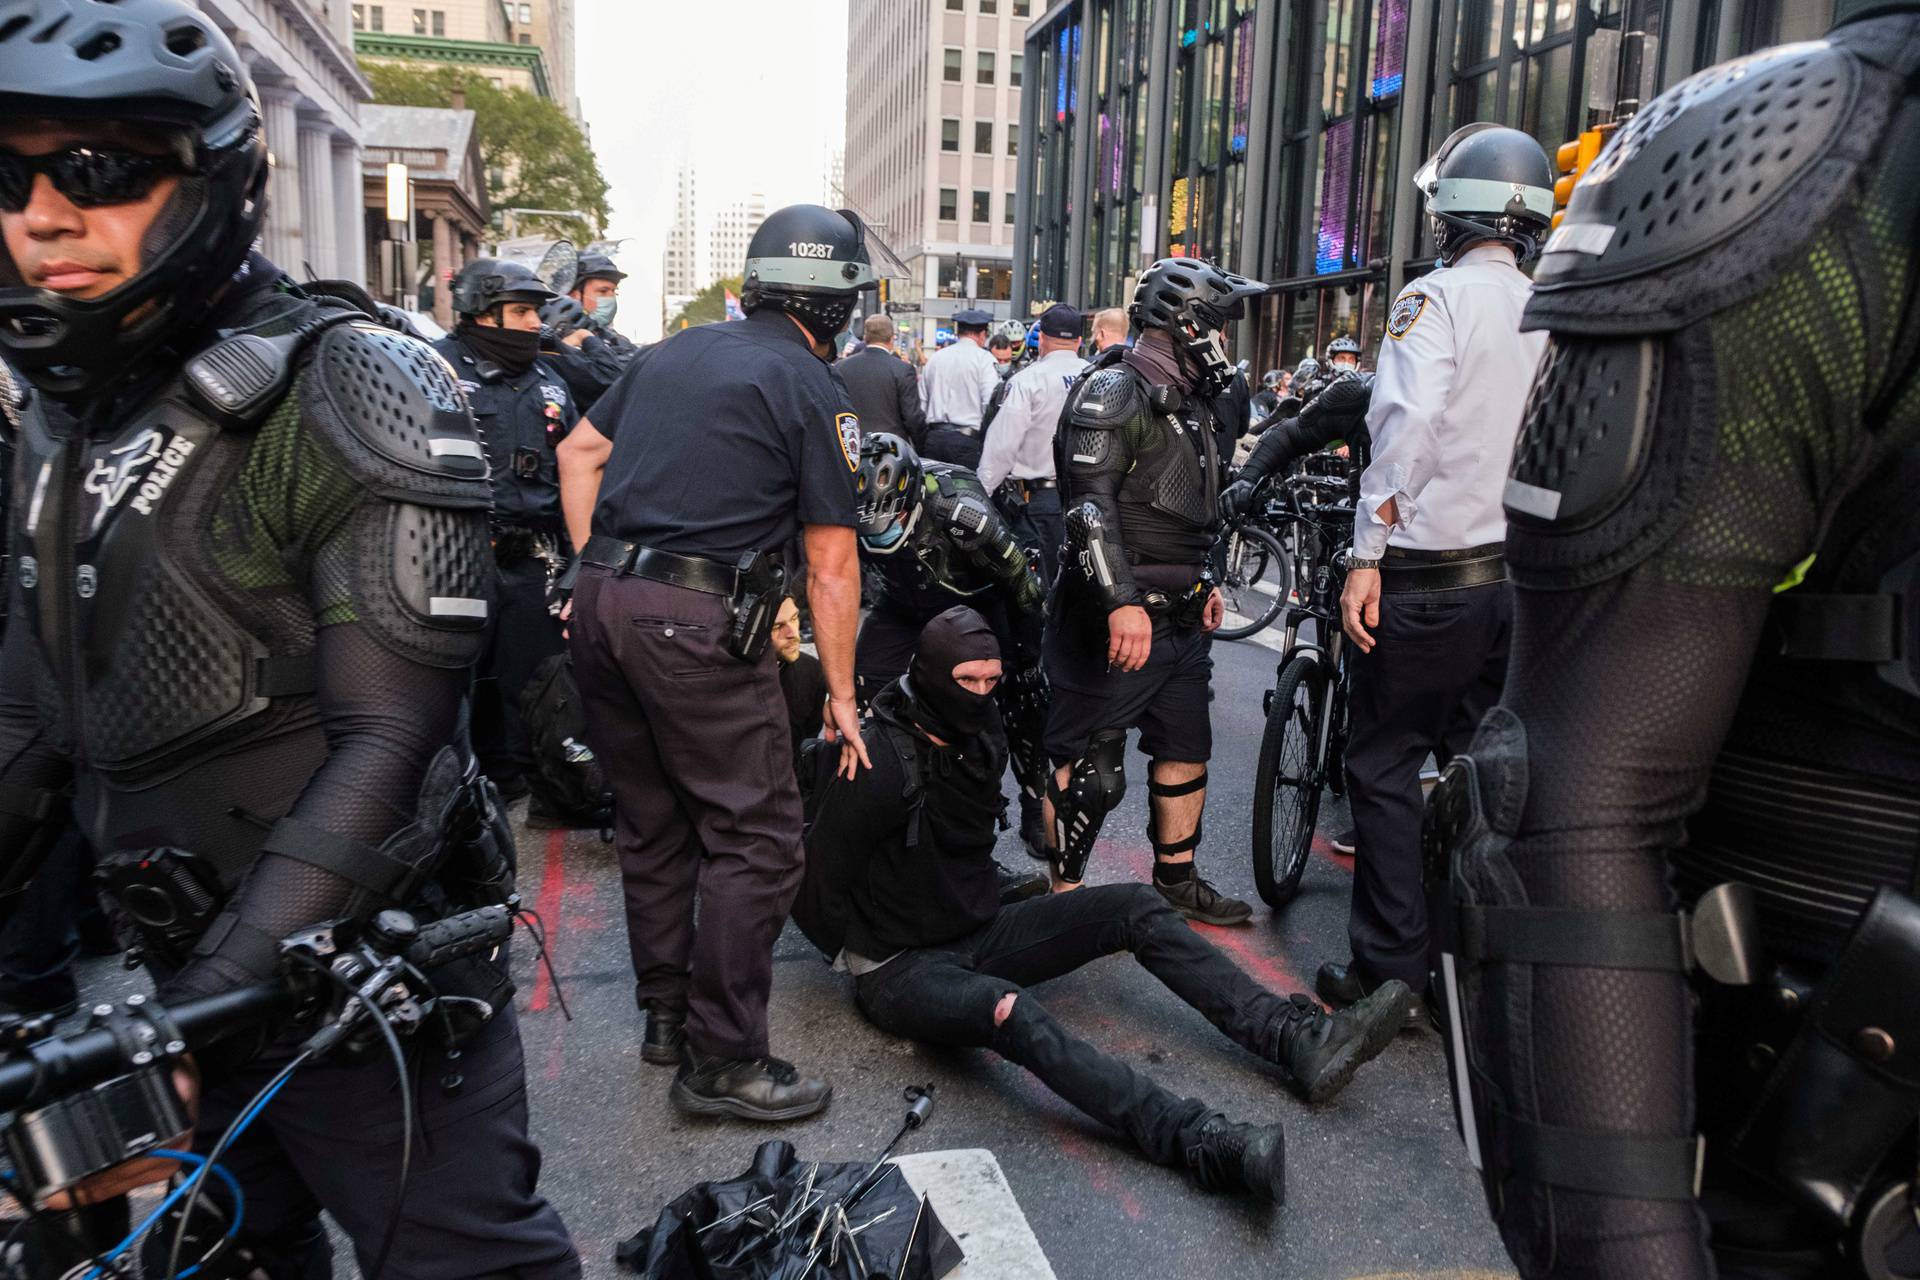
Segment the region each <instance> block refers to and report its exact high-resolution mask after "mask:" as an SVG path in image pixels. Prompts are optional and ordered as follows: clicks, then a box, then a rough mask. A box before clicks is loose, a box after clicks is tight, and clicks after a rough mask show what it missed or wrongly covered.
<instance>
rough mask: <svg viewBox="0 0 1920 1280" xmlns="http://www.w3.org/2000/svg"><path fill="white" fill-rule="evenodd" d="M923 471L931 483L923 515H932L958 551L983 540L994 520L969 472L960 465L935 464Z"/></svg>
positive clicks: (981, 490) (968, 548)
mask: <svg viewBox="0 0 1920 1280" xmlns="http://www.w3.org/2000/svg"><path fill="white" fill-rule="evenodd" d="M927 472H928V476H927V478H928V479H929V480H930V481H932V482H933V486H934V491H933V493H931V494H930V495H929V497H928V502H927V507H928V512H927V514H928V515H930V516H931V517H932V518H933V524H934V527H935V528H937V529H939V530H940V532H941V533H943V534H945V535H946V536H947V538H948V540H949V541H951V542H952V543H953V544H954V545H955V546H957V547H959V548H960V549H961V550H962V551H971V550H973V549H974V548H975V547H977V546H979V545H980V544H981V543H983V542H985V541H986V539H987V535H988V533H989V532H990V531H991V530H992V528H993V526H994V523H995V512H994V509H993V506H992V504H991V503H990V502H989V501H988V499H987V491H986V489H985V487H984V486H982V485H981V483H980V481H979V480H978V479H977V478H976V477H975V476H974V474H973V473H972V472H971V471H968V470H966V469H964V468H961V467H941V466H935V467H929V468H928V469H927Z"/></svg>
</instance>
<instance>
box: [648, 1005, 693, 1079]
mask: <svg viewBox="0 0 1920 1280" xmlns="http://www.w3.org/2000/svg"><path fill="white" fill-rule="evenodd" d="M686 1043H687V1011H686V1010H685V1009H669V1008H666V1007H665V1006H663V1005H649V1006H647V1038H646V1039H645V1040H644V1041H642V1042H641V1044H640V1056H641V1057H642V1058H644V1059H645V1060H646V1061H648V1062H651V1063H653V1064H654V1065H655V1066H657V1067H673V1066H678V1065H679V1064H680V1051H681V1050H682V1049H683V1048H685V1047H686Z"/></svg>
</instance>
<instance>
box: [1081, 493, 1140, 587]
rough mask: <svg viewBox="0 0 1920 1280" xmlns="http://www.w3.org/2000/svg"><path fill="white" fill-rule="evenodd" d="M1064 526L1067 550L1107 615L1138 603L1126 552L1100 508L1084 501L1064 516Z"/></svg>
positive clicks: (1131, 568) (1131, 569)
mask: <svg viewBox="0 0 1920 1280" xmlns="http://www.w3.org/2000/svg"><path fill="white" fill-rule="evenodd" d="M1066 523H1067V547H1068V549H1069V550H1070V551H1072V552H1073V556H1074V559H1075V562H1076V563H1077V564H1078V565H1079V567H1080V572H1081V573H1082V574H1083V575H1084V576H1085V578H1086V580H1087V583H1088V585H1089V586H1091V587H1092V588H1093V592H1094V594H1095V595H1096V596H1098V597H1099V599H1100V603H1101V604H1102V605H1103V606H1104V607H1105V608H1106V610H1107V612H1109V613H1111V612H1113V611H1114V610H1115V609H1119V608H1123V607H1125V606H1126V605H1130V604H1138V603H1139V598H1140V591H1139V588H1138V587H1136V586H1135V585H1134V582H1133V567H1132V566H1131V565H1129V564H1128V563H1127V557H1126V552H1125V551H1124V550H1123V549H1122V548H1121V546H1120V540H1119V538H1118V537H1117V536H1115V531H1114V530H1112V529H1110V528H1109V527H1108V525H1107V522H1106V519H1105V517H1103V516H1102V515H1101V514H1100V508H1099V507H1097V506H1095V505H1094V504H1093V503H1091V502H1083V503H1081V504H1080V505H1079V506H1077V507H1075V508H1074V509H1073V510H1071V511H1069V512H1068V513H1067V521H1066Z"/></svg>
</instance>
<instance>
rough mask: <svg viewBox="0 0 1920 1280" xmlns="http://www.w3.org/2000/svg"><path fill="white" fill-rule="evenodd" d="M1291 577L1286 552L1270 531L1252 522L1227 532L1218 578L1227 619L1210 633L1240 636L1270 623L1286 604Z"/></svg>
mask: <svg viewBox="0 0 1920 1280" xmlns="http://www.w3.org/2000/svg"><path fill="white" fill-rule="evenodd" d="M1292 578H1293V574H1292V571H1291V568H1290V566H1289V564H1288V560H1287V556H1286V553H1285V552H1283V551H1282V550H1281V549H1280V544H1279V542H1277V541H1276V540H1275V539H1274V536H1273V535H1272V534H1271V533H1268V532H1267V531H1266V530H1265V529H1262V528H1259V527H1257V526H1255V525H1241V526H1240V527H1239V528H1237V529H1234V530H1232V531H1231V532H1229V533H1228V534H1227V556H1226V572H1225V573H1224V574H1223V575H1222V577H1221V580H1220V597H1221V599H1222V600H1223V601H1224V602H1225V604H1226V606H1227V620H1226V622H1224V623H1223V624H1221V627H1220V629H1219V630H1218V631H1216V632H1214V633H1213V634H1214V635H1216V636H1219V637H1220V638H1221V639H1222V640H1242V639H1245V638H1246V637H1247V636H1250V635H1252V634H1254V632H1256V631H1258V630H1260V628H1262V627H1265V626H1268V625H1270V624H1271V623H1272V622H1273V620H1274V619H1275V618H1277V617H1279V616H1280V611H1281V610H1282V609H1284V608H1286V607H1287V593H1288V590H1289V589H1290V587H1291V586H1292Z"/></svg>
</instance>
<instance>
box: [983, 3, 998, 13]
mask: <svg viewBox="0 0 1920 1280" xmlns="http://www.w3.org/2000/svg"><path fill="white" fill-rule="evenodd" d="M980 12H982V13H998V12H1000V0H980Z"/></svg>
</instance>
